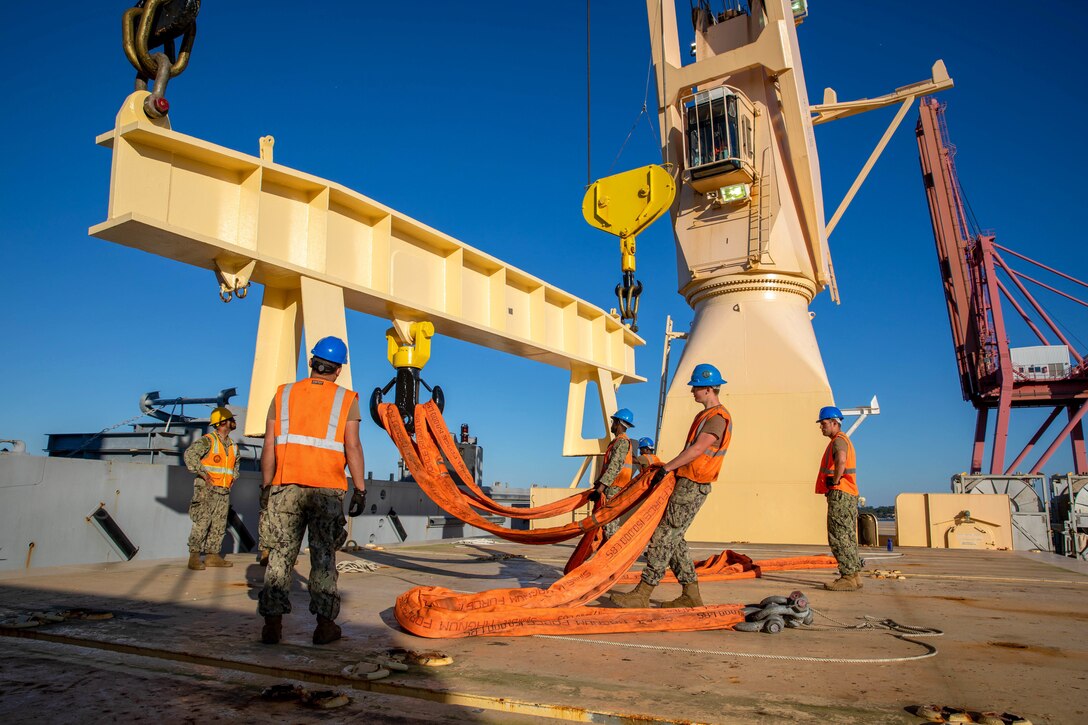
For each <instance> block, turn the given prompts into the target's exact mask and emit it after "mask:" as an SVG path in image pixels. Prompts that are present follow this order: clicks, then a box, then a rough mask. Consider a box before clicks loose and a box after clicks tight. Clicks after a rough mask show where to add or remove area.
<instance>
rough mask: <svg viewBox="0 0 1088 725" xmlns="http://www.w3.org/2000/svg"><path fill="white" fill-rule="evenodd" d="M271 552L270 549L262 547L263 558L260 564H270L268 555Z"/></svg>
mask: <svg viewBox="0 0 1088 725" xmlns="http://www.w3.org/2000/svg"><path fill="white" fill-rule="evenodd" d="M270 553H271V552H269V551H268V549H261V558H260V565H261V566H268V555H269V554H270Z"/></svg>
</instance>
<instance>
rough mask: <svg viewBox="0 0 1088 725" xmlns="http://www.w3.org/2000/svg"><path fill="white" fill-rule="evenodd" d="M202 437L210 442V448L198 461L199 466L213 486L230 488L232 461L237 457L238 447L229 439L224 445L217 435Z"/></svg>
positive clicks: (232, 474) (232, 470)
mask: <svg viewBox="0 0 1088 725" xmlns="http://www.w3.org/2000/svg"><path fill="white" fill-rule="evenodd" d="M204 437H205V438H207V439H209V440H210V441H211V446H210V447H209V448H208V452H207V454H205V456H204V457H203V458H201V459H200V463H201V465H203V466H204V470H205V471H207V472H208V474H209V475H210V476H211V479H212V485H213V486H219V487H221V488H230V486H231V484H232V483H234V460H235V458H236V457H237V455H238V446H236V445H235V444H234V441H232V440H230V439H229V438H228V439H227V443H226V444H224V443H223V441H222V440H220V438H219V434H218V433H205V434H204Z"/></svg>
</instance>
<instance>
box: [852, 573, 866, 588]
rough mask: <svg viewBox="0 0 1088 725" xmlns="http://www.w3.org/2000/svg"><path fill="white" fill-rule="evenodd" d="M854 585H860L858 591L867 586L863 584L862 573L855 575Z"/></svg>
mask: <svg viewBox="0 0 1088 725" xmlns="http://www.w3.org/2000/svg"><path fill="white" fill-rule="evenodd" d="M854 583H855V584H857V585H858V589H861V588H862V587H863V586H865V585H864V584H862V582H861V572H860V571H859V572H855V574H854Z"/></svg>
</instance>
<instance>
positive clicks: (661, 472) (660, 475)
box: [650, 468, 668, 486]
mask: <svg viewBox="0 0 1088 725" xmlns="http://www.w3.org/2000/svg"><path fill="white" fill-rule="evenodd" d="M667 475H668V471H666V470H665V469H664V468H659V469H657V470H656V471H654V477H653V478H652V479H650V485H651V486H656V485H657V484H659V483H661V481H662V480H664V478H665V476H667Z"/></svg>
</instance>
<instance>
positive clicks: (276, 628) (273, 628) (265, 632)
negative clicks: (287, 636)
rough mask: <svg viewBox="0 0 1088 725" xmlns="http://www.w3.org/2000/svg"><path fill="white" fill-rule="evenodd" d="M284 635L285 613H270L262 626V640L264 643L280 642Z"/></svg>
mask: <svg viewBox="0 0 1088 725" xmlns="http://www.w3.org/2000/svg"><path fill="white" fill-rule="evenodd" d="M282 636H283V615H282V614H270V615H268V616H266V617H265V618H264V627H262V628H261V642H263V643H264V644H279V641H280V637H282Z"/></svg>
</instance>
